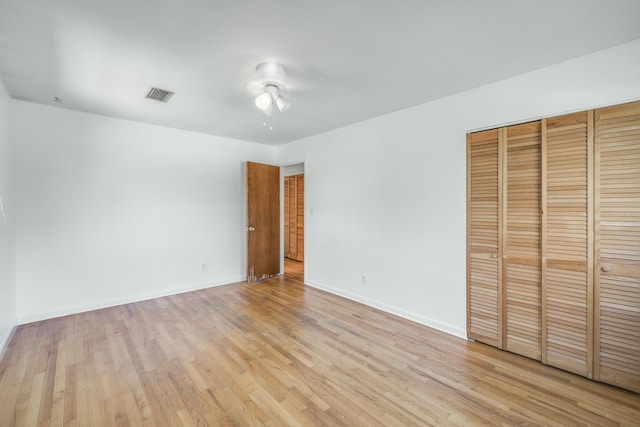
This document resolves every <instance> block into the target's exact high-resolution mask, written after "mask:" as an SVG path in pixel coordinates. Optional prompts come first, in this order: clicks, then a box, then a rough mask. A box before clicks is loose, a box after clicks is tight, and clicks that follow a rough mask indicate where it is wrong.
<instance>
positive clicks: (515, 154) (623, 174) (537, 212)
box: [467, 102, 640, 391]
mask: <svg viewBox="0 0 640 427" xmlns="http://www.w3.org/2000/svg"><path fill="white" fill-rule="evenodd" d="M467 187H468V188H467V335H468V337H469V338H471V339H474V340H477V341H480V342H484V343H487V344H490V345H493V346H495V347H498V348H501V349H504V350H508V351H511V352H514V353H518V354H521V355H524V356H527V357H530V358H533V359H536V360H540V361H541V362H543V363H546V364H549V365H552V366H556V367H558V368H561V369H565V370H568V371H571V372H574V373H577V374H580V375H583V376H586V377H589V378H593V379H597V380H600V381H603V382H607V383H610V384H613V385H617V386H619V387H624V388H627V389H630V390H634V391H640V102H635V103H631V104H624V105H620V106H614V107H607V108H600V109H596V110H589V111H583V112H579V113H574V114H568V115H564V116H560V117H552V118H547V119H543V120H538V121H534V122H531V123H525V124H521V125H514V126H508V127H504V128H500V129H492V130H487V131H482V132H476V133H472V134H469V135H468V137H467Z"/></svg>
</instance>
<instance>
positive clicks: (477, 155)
mask: <svg viewBox="0 0 640 427" xmlns="http://www.w3.org/2000/svg"><path fill="white" fill-rule="evenodd" d="M500 152H501V150H500V143H499V132H498V130H497V129H494V130H488V131H484V132H477V133H473V134H469V135H468V136H467V336H468V337H469V338H472V339H474V340H477V341H480V342H483V343H486V344H490V345H493V346H495V347H499V348H502V333H501V330H502V327H501V325H502V308H501V307H502V291H501V289H502V286H501V284H502V268H501V264H502V253H501V251H500V239H501V229H502V227H501V219H500V216H501V211H500V204H501V193H500V175H501V170H500Z"/></svg>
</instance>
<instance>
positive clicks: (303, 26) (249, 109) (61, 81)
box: [0, 0, 640, 145]
mask: <svg viewBox="0 0 640 427" xmlns="http://www.w3.org/2000/svg"><path fill="white" fill-rule="evenodd" d="M638 38H640V1H638V0H607V1H603V0H537V1H529V2H525V1H514V0H483V1H480V0H467V1H463V0H413V1H412V0H395V1H390V0H317V1H313V0H280V1H276V0H226V1H223V0H0V79H1V80H2V82H3V83H4V85H5V87H6V88H7V90H8V91H9V93H10V94H11V96H13V97H14V98H17V99H24V100H28V101H33V102H38V103H43V104H50V105H60V106H61V107H65V108H71V109H75V110H81V111H88V112H92V113H97V114H102V115H106V116H112V117H120V118H124V119H129V120H136V121H141V122H147V123H155V124H160V125H164V126H170V127H175V128H180V129H187V130H192V131H197V132H204V133H208V134H213V135H219V136H225V137H230V138H237V139H242V140H248V141H254V142H261V143H266V144H273V145H278V144H282V143H285V142H289V141H293V140H296V139H299V138H302V137H305V136H308V135H313V134H316V133H320V132H323V131H327V130H331V129H335V128H338V127H341V126H345V125H348V124H350V123H354V122H358V121H361V120H365V119H368V118H371V117H375V116H378V115H382V114H385V113H388V112H392V111H396V110H400V109H402V108H406V107H410V106H413V105H417V104H420V103H424V102H427V101H430V100H433V99H436V98H440V97H443V96H446V95H449V94H453V93H457V92H461V91H464V90H467V89H470V88H473V87H477V86H480V85H483V84H487V83H490V82H494V81H498V80H501V79H504V78H507V77H510V76H514V75H517V74H521V73H524V72H527V71H531V70H534V69H538V68H542V67H545V66H548V65H551V64H555V63H558V62H561V61H564V60H567V59H570V58H574V57H577V56H581V55H584V54H588V53H590V52H594V51H597V50H601V49H605V48H607V47H611V46H614V45H618V44H622V43H625V42H628V41H631V40H635V39H638ZM264 61H276V62H279V63H281V64H283V65H284V66H285V68H286V70H287V81H288V84H289V91H288V97H289V98H290V99H291V101H292V102H293V107H292V108H291V109H290V110H289V111H287V112H286V113H282V114H279V113H277V112H276V113H274V115H273V130H269V129H268V128H265V127H264V126H263V125H262V117H261V114H260V113H259V111H258V110H257V108H256V107H255V105H254V104H253V100H252V98H251V97H250V96H249V95H248V94H247V92H246V91H245V85H246V83H247V82H248V81H249V80H251V79H252V78H255V77H256V74H255V66H256V65H257V64H258V63H260V62H264ZM151 86H157V87H160V88H162V89H168V90H171V91H174V92H176V95H175V96H174V97H173V98H172V99H171V100H170V101H169V103H167V104H163V103H159V102H156V101H149V100H146V99H144V97H145V95H146V93H147V91H148V90H149V88H150V87H151ZM54 97H59V98H62V104H56V103H55V102H54V100H53V99H54Z"/></svg>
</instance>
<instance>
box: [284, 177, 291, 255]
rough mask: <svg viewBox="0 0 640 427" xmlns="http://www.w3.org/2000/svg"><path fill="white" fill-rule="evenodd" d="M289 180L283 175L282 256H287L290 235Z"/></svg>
mask: <svg viewBox="0 0 640 427" xmlns="http://www.w3.org/2000/svg"><path fill="white" fill-rule="evenodd" d="M290 188H291V180H290V178H289V177H288V176H285V177H284V256H285V257H287V258H288V257H289V251H290V248H289V236H290V235H291V224H290V223H289V211H290V202H289V198H290V197H291V192H290Z"/></svg>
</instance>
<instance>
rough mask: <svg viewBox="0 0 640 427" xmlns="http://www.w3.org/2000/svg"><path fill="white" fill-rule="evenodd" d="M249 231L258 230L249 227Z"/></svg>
mask: <svg viewBox="0 0 640 427" xmlns="http://www.w3.org/2000/svg"><path fill="white" fill-rule="evenodd" d="M247 231H256V229H255V228H253V227H247Z"/></svg>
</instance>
